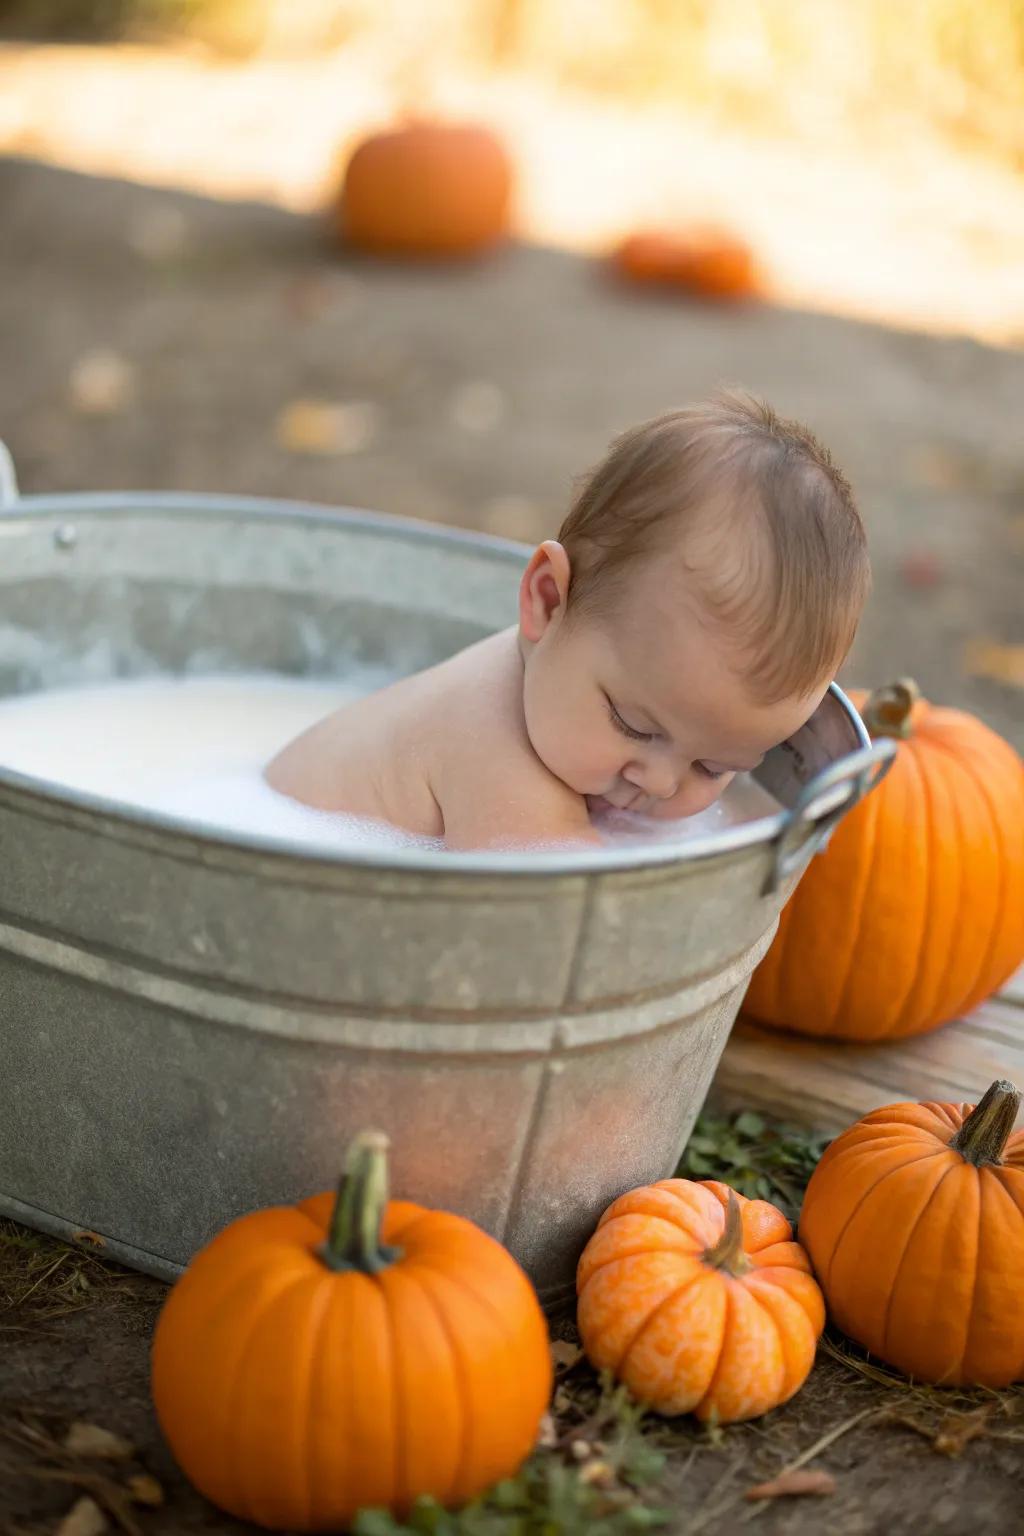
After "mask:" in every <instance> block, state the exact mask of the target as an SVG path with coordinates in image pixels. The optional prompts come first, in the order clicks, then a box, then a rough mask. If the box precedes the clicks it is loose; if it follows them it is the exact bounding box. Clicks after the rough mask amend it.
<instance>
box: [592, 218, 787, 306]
mask: <svg viewBox="0 0 1024 1536" xmlns="http://www.w3.org/2000/svg"><path fill="white" fill-rule="evenodd" d="M612 265H613V267H614V269H615V270H616V271H617V272H618V273H619V275H620V276H622V277H624V278H627V279H628V280H630V281H632V282H637V283H653V284H661V285H663V286H668V287H673V288H681V289H683V290H685V291H686V292H687V293H692V294H695V295H697V296H698V297H700V298H706V299H717V300H720V301H721V300H736V299H746V298H750V297H751V296H752V295H753V294H755V293H756V292H757V291H758V286H759V284H758V275H757V268H756V263H755V261H754V255H753V252H752V251H751V250H750V248H749V246H747V245H746V244H745V243H744V242H743V241H742V240H740V239H739V238H738V237H737V236H735V235H733V234H730V233H729V232H728V231H727V230H722V229H715V228H711V227H707V228H694V229H691V230H681V231H678V232H674V233H673V232H671V231H660V232H659V231H656V230H647V231H638V232H637V233H635V234H632V235H629V236H628V237H627V238H626V239H625V240H624V241H623V242H622V244H621V245H620V246H619V247H618V249H617V250H616V251H615V252H614V253H613V255H612Z"/></svg>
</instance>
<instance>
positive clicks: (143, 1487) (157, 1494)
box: [125, 1472, 164, 1509]
mask: <svg viewBox="0 0 1024 1536" xmlns="http://www.w3.org/2000/svg"><path fill="white" fill-rule="evenodd" d="M125 1487H126V1488H127V1489H128V1492H129V1493H130V1494H131V1496H132V1498H133V1499H134V1501H135V1503H136V1504H145V1505H146V1506H147V1508H149V1509H157V1508H158V1507H159V1506H160V1505H161V1504H162V1503H163V1501H164V1490H163V1488H162V1487H161V1486H160V1484H159V1483H158V1482H157V1480H156V1478H155V1477H153V1476H152V1475H151V1474H150V1473H149V1472H136V1474H135V1476H134V1477H130V1478H129V1479H128V1481H127V1483H126V1484H125Z"/></svg>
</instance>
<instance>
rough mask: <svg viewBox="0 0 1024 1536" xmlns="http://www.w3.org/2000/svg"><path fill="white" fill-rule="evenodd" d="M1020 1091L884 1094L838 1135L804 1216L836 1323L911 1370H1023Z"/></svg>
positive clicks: (993, 1377) (976, 1373) (986, 1375)
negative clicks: (971, 1100)
mask: <svg viewBox="0 0 1024 1536" xmlns="http://www.w3.org/2000/svg"><path fill="white" fill-rule="evenodd" d="M1019 1104H1020V1094H1019V1093H1018V1092H1017V1090H1016V1089H1015V1088H1014V1087H1013V1084H1012V1083H1005V1082H1000V1083H993V1085H992V1087H991V1088H990V1089H989V1090H988V1092H987V1093H986V1094H985V1096H984V1097H983V1098H982V1100H981V1102H980V1104H979V1105H978V1106H977V1108H976V1109H974V1108H972V1106H971V1105H969V1104H890V1105H889V1106H888V1108H886V1109H876V1110H873V1111H872V1113H871V1114H870V1115H865V1116H864V1118H863V1119H862V1120H858V1121H857V1123H856V1124H855V1125H853V1126H851V1127H850V1129H849V1130H848V1131H844V1132H843V1134H842V1135H841V1136H839V1137H837V1138H836V1140H835V1141H833V1142H832V1143H831V1144H830V1145H829V1146H828V1147H827V1148H826V1150H825V1153H824V1155H823V1157H822V1159H821V1162H820V1163H819V1164H818V1166H817V1168H816V1169H815V1170H814V1173H813V1174H812V1176H811V1181H810V1183H809V1184H808V1186H807V1193H806V1195H805V1196H804V1204H803V1210H802V1212H801V1216H800V1238H801V1240H802V1242H803V1243H804V1244H805V1246H806V1248H807V1251H808V1253H809V1254H810V1256H811V1260H812V1262H813V1264H814V1269H815V1272H816V1274H817V1276H818V1279H819V1280H820V1282H821V1285H822V1288H823V1290H824V1292H825V1298H826V1301H827V1302H828V1309H829V1314H830V1316H831V1317H832V1318H833V1320H834V1321H835V1322H836V1324H837V1325H838V1326H839V1327H840V1328H841V1329H842V1330H843V1332H844V1333H847V1334H849V1336H850V1338H852V1339H856V1340H857V1342H858V1343H859V1344H862V1345H863V1346H864V1348H865V1349H868V1350H870V1351H871V1353H872V1354H873V1355H877V1356H878V1358H879V1359H880V1360H886V1361H888V1363H889V1364H890V1365H894V1366H896V1367H897V1369H899V1370H901V1371H905V1372H906V1373H907V1375H909V1376H915V1377H917V1378H918V1379H919V1380H921V1381H933V1382H941V1383H944V1384H947V1385H950V1386H956V1385H963V1384H968V1383H969V1384H971V1385H975V1386H985V1387H1005V1386H1008V1385H1009V1383H1010V1382H1012V1381H1017V1380H1019V1379H1021V1378H1024V1306H1022V1305H1021V1277H1022V1275H1024V1131H1017V1132H1016V1133H1014V1134H1011V1132H1012V1131H1013V1123H1014V1120H1015V1118H1016V1115H1017V1109H1018V1106H1019Z"/></svg>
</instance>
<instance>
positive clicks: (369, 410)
mask: <svg viewBox="0 0 1024 1536" xmlns="http://www.w3.org/2000/svg"><path fill="white" fill-rule="evenodd" d="M379 418H380V412H379V411H378V409H377V407H376V406H375V405H373V404H372V403H371V402H370V401H369V400H353V401H350V402H348V403H347V404H345V403H342V402H340V401H332V400H293V401H291V403H290V404H289V405H286V406H285V407H284V408H283V410H281V412H280V413H279V414H278V417H277V420H276V422H275V423H274V436H275V437H276V439H277V441H278V443H280V445H281V447H282V448H287V449H288V451H289V452H290V453H324V454H344V453H358V452H360V450H361V449H363V448H368V447H369V445H370V443H371V442H372V441H373V439H374V438H375V437H376V435H377V430H378V426H379Z"/></svg>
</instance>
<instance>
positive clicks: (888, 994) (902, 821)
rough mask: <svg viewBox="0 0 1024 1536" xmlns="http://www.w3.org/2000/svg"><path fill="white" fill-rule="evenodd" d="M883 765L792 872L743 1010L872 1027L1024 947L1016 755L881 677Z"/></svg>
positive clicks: (996, 974) (917, 1016)
mask: <svg viewBox="0 0 1024 1536" xmlns="http://www.w3.org/2000/svg"><path fill="white" fill-rule="evenodd" d="M854 701H855V703H857V704H858V706H859V707H861V708H862V710H863V715H864V722H865V724H866V725H867V728H868V730H869V732H870V733H871V735H872V737H876V738H877V737H878V736H895V737H896V738H898V740H899V750H898V752H897V755H896V760H895V762H894V763H893V765H892V768H891V769H890V771H889V773H888V774H887V776H886V777H885V779H884V780H883V781H882V783H881V784H880V785H879V787H878V788H877V789H876V790H874V791H873V792H872V793H871V794H870V795H868V796H867V797H866V799H864V800H863V801H862V802H861V804H860V805H858V806H856V807H855V809H854V810H852V811H851V812H850V814H849V815H848V816H846V817H845V818H844V819H843V820H842V821H841V822H840V824H839V826H838V827H837V829H836V831H835V833H834V834H833V837H832V841H831V843H830V844H829V846H828V848H827V849H826V851H825V852H824V853H823V854H821V855H820V856H819V857H818V858H817V859H815V860H814V861H813V862H812V864H811V866H810V868H809V869H808V870H807V871H806V873H805V874H804V876H803V878H802V880H801V881H800V884H799V885H798V886H797V889H796V892H795V894H794V895H793V897H792V899H791V900H790V902H789V903H788V905H787V906H786V908H785V909H784V911H783V913H782V920H781V922H780V924H779V931H778V933H777V935H776V937H775V941H774V943H773V944H772V947H771V949H770V950H769V951H768V954H767V955H766V956H765V958H764V959H763V960H762V962H761V964H760V965H759V966H758V968H757V970H756V971H755V972H754V976H753V979H752V981H751V983H750V989H749V991H748V993H747V996H746V998H745V1000H744V1004H743V1007H744V1011H745V1012H746V1013H748V1014H749V1015H750V1016H751V1018H754V1019H757V1020H758V1021H759V1022H760V1023H762V1024H770V1025H773V1026H776V1027H777V1028H780V1029H792V1030H798V1031H800V1032H801V1033H803V1034H808V1035H833V1036H839V1037H843V1038H846V1039H851V1040H882V1039H888V1038H891V1037H893V1036H898V1035H913V1034H919V1033H921V1032H922V1031H924V1030H928V1029H934V1028H935V1027H936V1025H938V1024H943V1023H945V1022H946V1020H948V1019H952V1018H954V1017H956V1016H957V1015H958V1014H962V1013H966V1012H968V1011H969V1010H970V1009H972V1008H974V1007H976V1006H977V1004H978V1003H980V1002H982V1001H983V1000H984V999H985V998H986V997H988V996H989V995H990V994H991V993H992V992H994V991H995V990H996V988H997V987H999V986H1000V985H1001V984H1002V983H1003V982H1004V981H1005V980H1006V978H1007V977H1008V976H1010V975H1012V974H1013V972H1014V971H1015V970H1016V968H1017V967H1018V965H1020V964H1021V962H1022V960H1024V764H1022V762H1021V759H1020V757H1019V756H1018V754H1017V753H1016V752H1015V751H1014V749H1013V748H1012V747H1011V746H1010V745H1009V744H1008V743H1007V742H1005V741H1003V740H1002V738H1001V737H1000V736H997V735H996V733H995V732H994V731H991V730H989V729H988V727H987V726H984V725H982V724H981V722H980V721H978V720H975V719H974V718H973V717H972V716H971V715H968V714H964V713H963V712H962V711H960V710H955V709H938V708H935V707H933V706H932V705H931V704H928V703H926V702H924V701H923V700H920V699H918V697H917V690H916V688H915V687H914V685H913V684H912V683H908V682H903V683H896V684H894V685H893V686H892V687H890V688H883V689H879V690H878V692H876V693H874V694H872V695H871V697H870V698H869V699H867V701H866V702H865V700H864V698H863V696H862V695H860V696H858V695H854Z"/></svg>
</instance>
